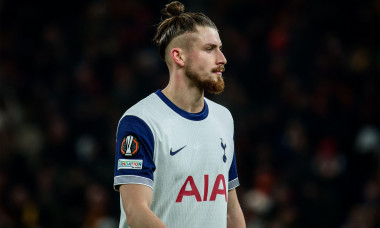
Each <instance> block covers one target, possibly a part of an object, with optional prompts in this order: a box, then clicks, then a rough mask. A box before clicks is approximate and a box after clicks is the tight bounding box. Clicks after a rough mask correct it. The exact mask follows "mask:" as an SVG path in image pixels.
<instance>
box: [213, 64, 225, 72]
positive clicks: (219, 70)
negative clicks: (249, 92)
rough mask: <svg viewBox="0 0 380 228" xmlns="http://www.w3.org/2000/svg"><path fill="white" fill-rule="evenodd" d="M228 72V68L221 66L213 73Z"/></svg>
mask: <svg viewBox="0 0 380 228" xmlns="http://www.w3.org/2000/svg"><path fill="white" fill-rule="evenodd" d="M224 71H226V68H225V67H224V65H220V66H218V67H216V68H214V69H212V72H224Z"/></svg>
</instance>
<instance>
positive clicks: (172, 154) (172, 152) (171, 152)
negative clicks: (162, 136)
mask: <svg viewBox="0 0 380 228" xmlns="http://www.w3.org/2000/svg"><path fill="white" fill-rule="evenodd" d="M185 147H186V146H183V147H182V148H179V149H178V150H176V151H172V148H170V155H171V156H174V155H175V154H176V153H178V152H180V151H181V150H182V149H183V148H185Z"/></svg>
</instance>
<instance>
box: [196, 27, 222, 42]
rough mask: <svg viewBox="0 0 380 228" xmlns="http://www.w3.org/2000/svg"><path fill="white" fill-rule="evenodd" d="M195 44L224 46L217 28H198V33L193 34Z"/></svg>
mask: <svg viewBox="0 0 380 228" xmlns="http://www.w3.org/2000/svg"><path fill="white" fill-rule="evenodd" d="M193 35H194V38H195V42H197V43H200V44H201V45H203V44H208V43H210V44H215V45H222V42H221V40H220V37H219V32H218V30H216V29H215V28H212V27H207V26H206V27H205V26H197V32H195V33H193Z"/></svg>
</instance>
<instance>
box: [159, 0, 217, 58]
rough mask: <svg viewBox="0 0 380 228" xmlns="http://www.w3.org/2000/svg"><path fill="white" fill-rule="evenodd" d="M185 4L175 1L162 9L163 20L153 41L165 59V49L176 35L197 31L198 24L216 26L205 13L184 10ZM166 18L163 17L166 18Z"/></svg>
mask: <svg viewBox="0 0 380 228" xmlns="http://www.w3.org/2000/svg"><path fill="white" fill-rule="evenodd" d="M184 10H185V6H184V5H183V4H182V3H180V2H178V1H174V2H171V3H169V4H167V5H166V6H165V8H164V9H163V10H162V11H161V13H162V16H163V17H162V21H161V23H160V24H159V25H158V27H157V33H156V35H155V36H154V38H153V42H154V43H155V44H156V45H157V46H158V48H159V51H160V55H161V57H162V58H163V59H164V60H165V49H166V47H167V46H168V45H169V43H170V41H172V40H173V39H174V38H175V37H177V36H180V35H182V34H184V33H186V32H196V31H197V29H196V26H207V27H211V28H215V29H217V28H216V26H215V24H214V22H212V21H211V20H210V18H208V17H207V16H206V15H204V14H203V13H192V12H184ZM165 17H166V19H163V18H165Z"/></svg>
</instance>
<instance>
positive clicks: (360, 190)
mask: <svg viewBox="0 0 380 228" xmlns="http://www.w3.org/2000/svg"><path fill="white" fill-rule="evenodd" d="M182 2H183V3H184V4H185V6H186V7H187V10H190V11H200V12H204V13H205V14H206V15H208V16H209V17H210V18H211V19H212V20H213V21H214V22H215V24H216V25H217V26H218V28H219V30H220V36H221V39H222V42H223V51H224V54H225V56H226V57H227V60H228V63H227V65H226V72H225V81H226V90H225V92H224V93H223V94H221V95H218V96H213V95H207V96H208V97H209V98H210V99H212V100H215V101H217V102H219V103H221V104H222V105H224V106H226V107H228V108H229V109H230V111H231V112H232V114H233V116H234V120H235V144H236V145H235V147H236V154H237V162H238V173H239V178H240V182H241V186H240V187H238V189H237V191H238V196H239V199H240V202H241V205H242V208H243V211H244V214H245V218H246V222H247V227H248V228H291V227H296V228H301V227H302V228H303V227H309V228H314V227H315V228H330V227H331V228H333V227H341V228H379V227H380V1H379V0H363V1H359V0H350V1H343V0H337V1H331V0H318V1H308V0H276V1H275V0H255V1H250V0H234V1H232V0H218V1H217V0H207V1H201V0H192V1H190V0H188V1H182ZM166 3H167V1H149V0H107V1H106V0H96V1H95V0H93V1H63V0H57V1H44V0H36V1H10V0H3V1H0V227H1V228H13V227H25V228H34V227H35V228H37V227H41V228H42V227H58V228H59V227H83V228H90V227H96V228H112V227H117V225H118V219H119V214H120V209H119V195H118V193H117V192H115V191H114V190H113V186H112V184H113V170H114V153H115V134H116V127H117V124H118V121H119V119H120V117H121V116H122V114H123V113H124V111H125V110H126V109H127V108H128V107H130V106H131V105H132V104H134V103H135V102H137V101H138V100H140V99H141V98H143V97H145V96H147V95H148V94H150V93H152V92H155V91H156V90H157V89H162V88H164V87H165V85H166V83H167V82H168V71H167V68H166V65H165V64H164V62H163V61H162V60H161V59H160V57H159V54H158V50H157V49H156V47H154V45H153V43H152V41H151V40H152V38H153V36H154V33H155V29H156V27H155V25H157V24H158V22H159V21H160V9H162V8H163V6H164V5H165V4H166Z"/></svg>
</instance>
